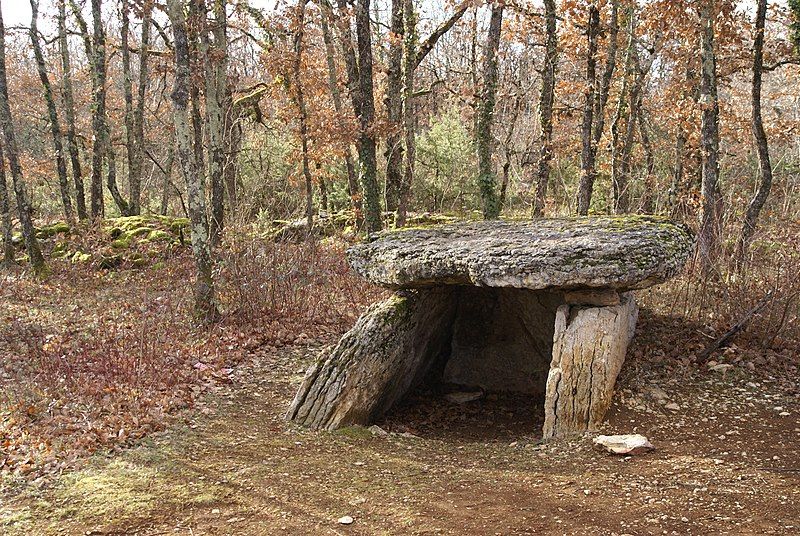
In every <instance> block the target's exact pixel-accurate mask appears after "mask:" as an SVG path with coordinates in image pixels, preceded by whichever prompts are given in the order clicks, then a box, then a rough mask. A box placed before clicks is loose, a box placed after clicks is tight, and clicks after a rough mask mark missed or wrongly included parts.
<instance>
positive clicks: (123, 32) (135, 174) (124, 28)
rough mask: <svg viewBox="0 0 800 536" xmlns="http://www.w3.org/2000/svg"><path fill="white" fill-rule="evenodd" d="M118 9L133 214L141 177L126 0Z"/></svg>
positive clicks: (138, 209)
mask: <svg viewBox="0 0 800 536" xmlns="http://www.w3.org/2000/svg"><path fill="white" fill-rule="evenodd" d="M120 11H121V15H122V25H121V29H120V36H121V41H122V42H121V48H122V90H123V96H124V99H125V150H126V152H127V156H128V199H130V214H132V215H133V214H139V213H140V212H141V188H142V177H141V173H140V170H139V168H138V163H137V160H136V127H135V126H134V123H135V120H134V112H133V75H132V74H131V51H130V45H129V43H128V37H129V34H130V18H129V16H130V13H129V7H128V0H122V5H121V6H120ZM145 27H146V25H145ZM142 48H144V47H142Z"/></svg>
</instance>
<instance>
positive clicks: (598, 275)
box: [287, 216, 694, 439]
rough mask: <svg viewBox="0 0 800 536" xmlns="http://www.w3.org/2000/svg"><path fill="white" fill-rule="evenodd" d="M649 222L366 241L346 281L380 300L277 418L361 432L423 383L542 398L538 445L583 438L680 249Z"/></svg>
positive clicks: (543, 224)
mask: <svg viewBox="0 0 800 536" xmlns="http://www.w3.org/2000/svg"><path fill="white" fill-rule="evenodd" d="M693 243H694V240H693V237H692V234H691V233H690V232H689V230H688V229H687V228H685V227H684V226H682V225H679V224H675V223H672V222H670V221H668V220H665V219H661V218H657V217H651V216H625V217H588V218H565V219H539V220H533V221H519V222H517V221H484V222H473V223H460V224H448V225H441V226H436V227H431V228H418V229H414V228H410V229H408V228H407V229H401V230H395V231H385V232H381V233H377V234H375V235H372V236H371V237H370V238H369V239H368V241H366V242H364V243H361V244H358V245H355V246H353V247H352V248H350V249H349V250H348V260H349V262H350V265H351V266H352V268H353V269H354V270H355V271H356V272H357V273H358V274H360V275H361V276H363V277H365V278H366V279H367V280H369V281H371V282H372V283H375V284H377V285H380V286H383V287H385V288H387V289H391V290H393V291H394V292H393V294H392V296H391V297H389V298H388V299H386V300H384V301H381V302H378V303H375V304H373V305H372V306H370V307H369V308H368V309H367V311H366V312H365V313H364V314H363V315H362V316H361V317H360V318H359V320H358V321H357V322H356V324H355V326H354V327H353V328H352V329H351V330H350V331H349V332H347V333H346V334H345V335H344V336H343V337H342V338H341V340H340V341H339V343H338V344H336V345H335V346H334V347H332V348H329V349H326V350H324V351H323V352H322V354H321V355H320V356H319V358H318V359H317V360H316V362H315V363H314V364H312V365H311V367H310V368H309V369H308V372H307V373H306V375H305V378H304V380H303V382H302V384H301V386H300V389H299V390H298V392H297V395H296V396H295V398H294V401H293V402H292V404H291V407H290V409H289V411H288V414H287V418H288V419H290V420H292V421H295V422H297V423H299V424H302V425H305V426H309V427H312V428H316V429H328V430H330V429H335V428H339V427H344V426H351V425H368V424H370V423H372V422H373V421H375V420H376V419H378V418H380V417H381V416H382V415H384V414H385V413H386V412H387V411H389V410H390V409H391V408H392V407H393V406H395V405H396V404H398V403H399V402H401V401H402V400H403V398H404V397H405V396H406V395H407V394H409V392H411V391H412V390H414V389H415V388H417V387H419V386H421V385H423V384H425V383H426V382H440V383H441V384H446V385H456V386H464V387H469V388H481V389H483V390H485V391H497V392H519V393H526V394H529V395H533V396H538V397H543V399H544V415H545V419H544V427H543V430H542V434H543V438H545V439H548V438H554V437H563V436H568V435H572V434H578V433H583V432H586V431H590V430H593V429H596V427H597V426H598V425H599V424H600V423H601V422H602V420H603V417H604V415H605V413H606V410H607V409H608V407H609V405H610V403H611V397H612V394H613V390H614V382H615V381H616V378H617V375H618V374H619V371H620V368H621V367H622V363H623V361H624V360H625V354H626V351H627V348H628V344H629V343H630V341H631V339H632V337H633V333H634V329H635V326H636V319H637V313H638V309H637V306H636V302H635V300H634V295H633V291H635V290H639V289H644V288H647V287H650V286H652V285H655V284H658V283H661V282H663V281H666V280H667V279H669V278H670V277H672V276H674V275H676V274H677V273H678V272H679V271H680V270H681V269H682V267H683V265H684V263H685V262H686V260H687V259H688V258H689V255H690V253H691V251H692V248H693Z"/></svg>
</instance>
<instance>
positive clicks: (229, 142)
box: [224, 86, 242, 219]
mask: <svg viewBox="0 0 800 536" xmlns="http://www.w3.org/2000/svg"><path fill="white" fill-rule="evenodd" d="M224 109H225V118H224V128H225V173H224V175H225V191H226V193H227V194H228V214H230V216H234V215H235V214H236V211H237V209H238V207H239V183H238V178H239V152H240V151H241V150H242V124H241V109H240V108H239V107H238V106H234V105H233V97H232V95H231V89H230V86H228V94H227V96H226V97H225V107H224ZM229 219H230V218H229Z"/></svg>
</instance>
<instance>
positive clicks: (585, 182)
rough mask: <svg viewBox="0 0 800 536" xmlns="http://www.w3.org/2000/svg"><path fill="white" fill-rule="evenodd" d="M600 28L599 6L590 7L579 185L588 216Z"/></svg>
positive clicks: (581, 203) (580, 207)
mask: <svg viewBox="0 0 800 536" xmlns="http://www.w3.org/2000/svg"><path fill="white" fill-rule="evenodd" d="M599 26H600V12H599V11H598V10H597V6H596V5H594V4H591V5H590V6H589V21H588V25H587V28H586V39H587V44H588V49H587V51H586V95H585V97H584V98H585V102H584V106H583V123H582V125H581V178H580V184H579V185H578V196H577V208H578V214H579V215H581V216H586V215H587V214H588V213H589V204H590V203H591V202H592V190H593V189H594V179H595V168H594V160H595V149H596V147H595V144H594V142H593V134H592V132H593V131H592V127H593V125H594V109H595V98H596V97H595V72H596V70H597V58H596V57H595V56H596V55H597V33H598V29H599Z"/></svg>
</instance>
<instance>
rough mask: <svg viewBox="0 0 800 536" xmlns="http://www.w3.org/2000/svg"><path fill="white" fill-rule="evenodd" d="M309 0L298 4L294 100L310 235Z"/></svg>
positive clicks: (312, 202)
mask: <svg viewBox="0 0 800 536" xmlns="http://www.w3.org/2000/svg"><path fill="white" fill-rule="evenodd" d="M307 2H308V0H299V2H298V4H297V15H296V17H297V18H296V21H295V22H296V24H297V28H296V30H295V32H294V39H293V43H294V63H293V72H292V74H293V76H294V101H295V104H296V105H297V114H298V119H299V121H300V149H301V156H302V158H301V160H302V166H303V177H304V178H305V183H306V229H307V230H308V233H309V236H310V235H311V232H312V230H313V228H314V181H313V179H312V177H311V166H310V164H309V158H308V110H307V109H306V101H305V96H304V94H303V79H302V71H301V67H302V61H303V34H304V32H305V14H306V3H307Z"/></svg>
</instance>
